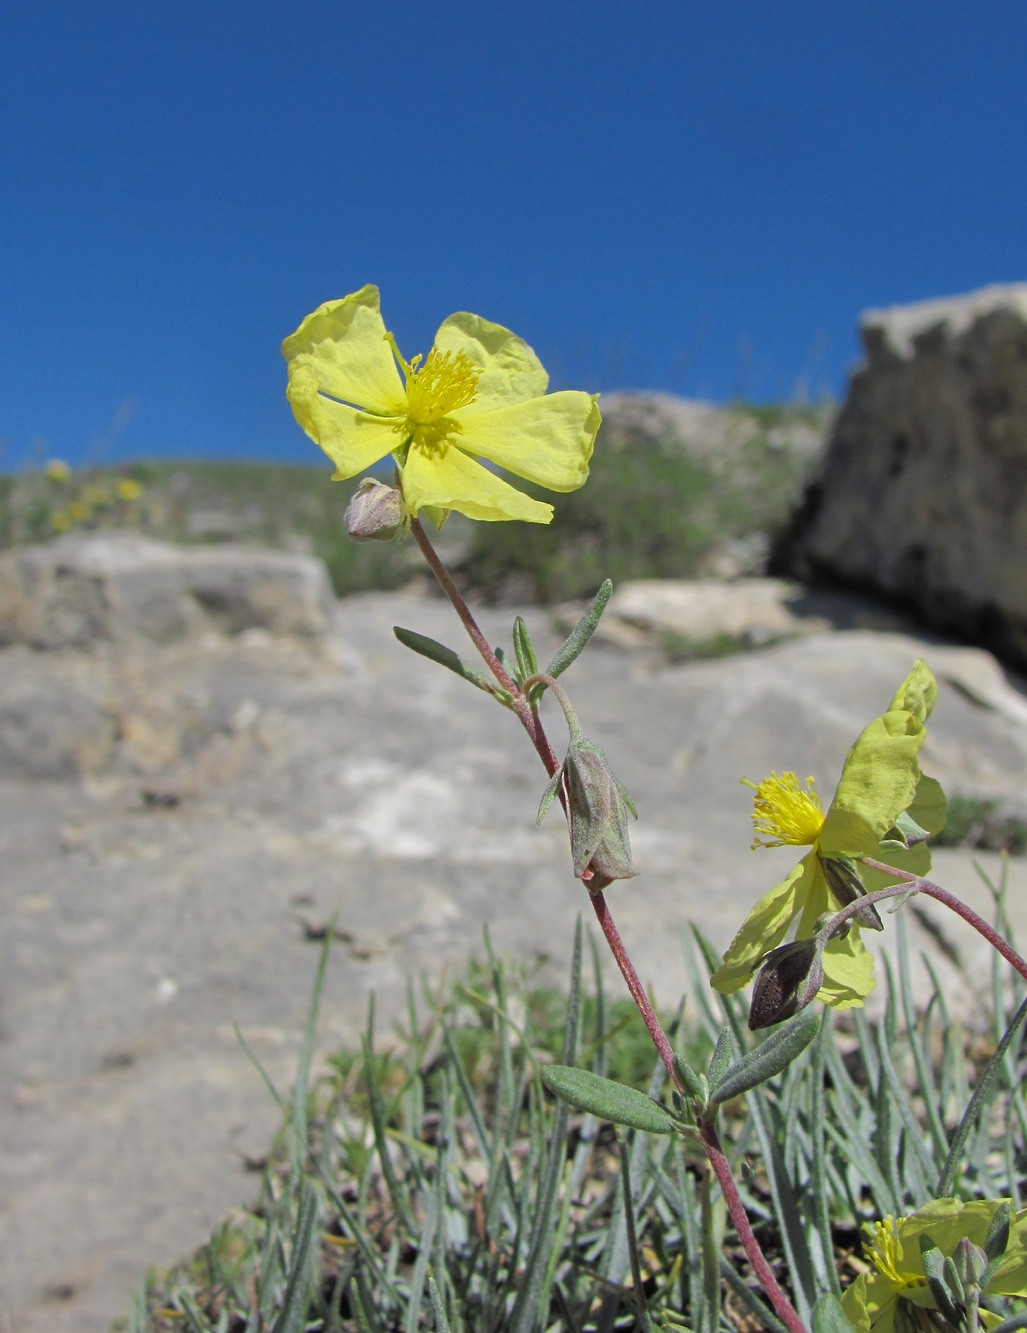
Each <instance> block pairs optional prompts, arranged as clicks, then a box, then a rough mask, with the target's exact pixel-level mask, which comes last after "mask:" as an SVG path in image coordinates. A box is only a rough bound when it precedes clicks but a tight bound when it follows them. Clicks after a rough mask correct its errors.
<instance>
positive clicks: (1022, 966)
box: [855, 856, 1027, 981]
mask: <svg viewBox="0 0 1027 1333" xmlns="http://www.w3.org/2000/svg"><path fill="white" fill-rule="evenodd" d="M860 859H861V861H862V862H863V864H864V865H866V866H870V868H871V869H872V870H881V871H883V872H884V873H885V874H886V875H891V876H893V877H894V878H895V879H900V880H902V882H903V884H904V885H905V886H906V887H905V892H907V893H908V892H910V891H912V892H914V893H925V894H926V895H927V897H928V898H935V899H937V901H938V902H940V903H944V905H945V906H946V907H950V908H951V909H952V911H953V912H955V913H956V915H957V916H961V917H962V918H963V920H964V921H966V922H967V923H968V924H969V925H971V926H973V928H974V930H976V931H977V932H978V933H979V934H981V935H983V936H984V938H985V939H986V940H987V941H988V943H989V944H990V945H991V946H992V948H994V949H997V950H998V952H999V953H1000V954H1001V955H1002V957H1003V958H1004V959H1005V960H1006V962H1007V963H1009V964H1010V965H1011V966H1012V967H1015V968H1016V970H1017V972H1019V974H1020V976H1021V977H1023V979H1024V980H1025V981H1027V961H1025V960H1024V959H1023V958H1022V957H1021V956H1020V955H1019V954H1018V953H1017V952H1016V950H1015V949H1014V948H1013V946H1012V945H1011V944H1010V943H1009V942H1008V941H1007V940H1006V939H1005V938H1004V936H1002V935H1000V934H999V933H998V931H997V930H996V929H995V927H994V926H993V925H991V923H990V922H988V921H985V919H984V917H983V916H979V915H978V914H977V913H976V912H975V911H974V909H973V908H972V907H968V906H967V905H966V903H965V902H963V900H962V899H961V898H957V897H956V896H955V895H954V894H952V893H949V891H948V889H943V888H942V887H941V886H940V885H939V884H933V883H932V882H931V881H930V880H929V879H922V878H921V877H920V876H919V875H911V874H910V873H909V871H908V870H898V869H897V868H896V867H895V866H886V865H885V864H884V863H883V862H881V861H874V860H873V859H872V858H871V857H869V856H864V857H861V858H860ZM878 893H879V894H880V896H881V897H882V898H883V897H891V896H894V895H891V894H888V892H887V891H886V890H883V889H880V890H878ZM876 896H877V895H870V894H868V895H867V898H870V897H876ZM867 898H859V899H857V901H856V904H855V906H856V907H857V909H858V906H859V904H860V903H864V902H866V901H867Z"/></svg>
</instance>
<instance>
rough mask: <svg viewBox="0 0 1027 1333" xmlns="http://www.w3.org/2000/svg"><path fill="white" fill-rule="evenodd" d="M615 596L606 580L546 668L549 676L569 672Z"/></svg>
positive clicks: (608, 581) (610, 584)
mask: <svg viewBox="0 0 1027 1333" xmlns="http://www.w3.org/2000/svg"><path fill="white" fill-rule="evenodd" d="M612 596H613V584H612V583H611V582H610V580H609V579H606V580H605V581H604V582H603V584H602V586H601V587H600V589H599V591H598V592H597V593H596V595H595V596H594V597H593V598H592V600H591V602H589V604H588V610H587V611H586V612H585V614H584V615H583V616H582V617H581V619H580V620H579V621H578V623H577V624H576V625H575V626H574V628H573V629H572V630H571V632H570V634H568V636H567V638H566V639H565V640H564V643H563V646H562V647H561V648H559V649H558V650H557V653H556V656H555V657H554V658H553V660H552V661H551V662H550V663H549V665H548V666H547V667H546V675H547V676H559V675H560V674H561V672H564V671H566V670H567V668H568V667H569V666H570V664H571V663H572V662H573V661H574V660H575V659H576V658H577V657H579V656H580V655H581V651H582V649H583V648H584V647H585V644H586V643H588V641H589V639H590V638H591V637H592V635H593V634H594V633H595V629H596V626H597V625H598V624H599V618H600V617H601V616H602V614H603V612H604V611H605V610H606V603H607V602H608V601H609V600H610V598H611V597H612Z"/></svg>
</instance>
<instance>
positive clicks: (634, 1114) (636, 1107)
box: [542, 1065, 678, 1134]
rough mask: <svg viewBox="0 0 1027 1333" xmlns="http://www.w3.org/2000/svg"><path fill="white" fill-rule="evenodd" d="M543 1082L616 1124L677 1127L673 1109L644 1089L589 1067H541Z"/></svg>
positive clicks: (654, 1129) (664, 1130)
mask: <svg viewBox="0 0 1027 1333" xmlns="http://www.w3.org/2000/svg"><path fill="white" fill-rule="evenodd" d="M542 1082H543V1083H544V1084H545V1085H546V1087H547V1088H548V1089H549V1091H550V1092H552V1093H555V1094H556V1096H557V1097H561V1098H562V1099H563V1100H564V1101H565V1102H570V1104H571V1105H572V1106H576V1107H577V1108H578V1109H579V1110H580V1111H588V1112H590V1114H592V1115H597V1116H600V1117H601V1118H602V1119H603V1120H612V1121H613V1123H614V1124H615V1125H627V1126H628V1127H629V1128H631V1129H641V1130H644V1131H645V1132H646V1133H648V1134H673V1133H675V1132H676V1130H677V1128H678V1124H677V1121H676V1120H675V1119H674V1117H673V1116H672V1115H671V1113H670V1112H669V1111H668V1110H667V1109H666V1108H665V1107H663V1106H661V1105H660V1104H659V1102H654V1101H653V1100H652V1098H651V1097H647V1096H646V1095H645V1093H644V1092H639V1091H638V1090H637V1088H629V1087H626V1086H625V1085H624V1084H623V1083H614V1082H613V1081H612V1079H608V1078H600V1077H599V1075H598V1074H593V1073H592V1072H591V1071H590V1070H588V1069H575V1068H574V1067H573V1066H572V1065H547V1066H546V1068H545V1069H543V1070H542Z"/></svg>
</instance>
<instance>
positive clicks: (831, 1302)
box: [813, 1292, 856, 1333]
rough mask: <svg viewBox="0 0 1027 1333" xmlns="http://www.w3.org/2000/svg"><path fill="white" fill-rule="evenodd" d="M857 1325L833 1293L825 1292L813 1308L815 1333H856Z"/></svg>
mask: <svg viewBox="0 0 1027 1333" xmlns="http://www.w3.org/2000/svg"><path fill="white" fill-rule="evenodd" d="M855 1331H856V1325H855V1324H854V1323H853V1322H852V1320H851V1319H850V1318H849V1317H848V1315H847V1314H846V1313H845V1311H844V1310H843V1309H842V1303H841V1301H840V1300H839V1299H838V1297H837V1296H835V1295H834V1294H833V1292H825V1293H824V1295H823V1296H821V1297H820V1299H819V1300H818V1301H817V1303H816V1305H815V1306H814V1307H813V1333H855Z"/></svg>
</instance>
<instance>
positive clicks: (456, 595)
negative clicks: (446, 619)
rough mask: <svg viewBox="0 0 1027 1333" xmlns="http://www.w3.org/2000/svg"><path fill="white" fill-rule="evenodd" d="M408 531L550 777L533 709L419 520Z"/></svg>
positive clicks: (550, 757)
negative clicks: (508, 700)
mask: <svg viewBox="0 0 1027 1333" xmlns="http://www.w3.org/2000/svg"><path fill="white" fill-rule="evenodd" d="M410 531H411V532H412V533H413V534H414V541H416V542H417V544H418V546H419V547H420V548H421V554H422V555H423V556H424V558H425V560H426V561H427V562H428V567H429V569H430V570H431V572H432V573H433V574H434V575H435V577H436V579H437V580H438V582H439V586H440V587H441V588H442V591H443V592H444V593H445V594H446V596H447V597H448V598H449V600H450V602H451V603H452V604H453V610H454V611H455V612H456V613H457V615H458V616H459V617H460V622H461V624H462V625H463V627H464V629H465V630H466V631H467V633H468V635H469V636H470V639H471V642H472V643H473V644H474V646H475V648H477V650H478V652H479V653H480V654H481V656H482V658H483V660H484V662H485V665H486V666H487V667H488V669H489V670H490V671H491V672H492V674H493V675H494V676H495V678H496V680H497V681H498V682H499V684H500V685H501V686H502V687H503V689H504V690H506V691H507V693H508V694H511V695H513V701H512V703H511V705H510V707H511V708H512V709H513V711H514V712H515V713H516V714H517V717H518V720H519V721H520V724H521V726H522V727H523V728H524V730H525V731H526V732H527V733H528V735H529V736H530V737H531V743H532V745H534V747H535V749H536V751H537V752H538V756H539V758H540V759H541V760H542V763H543V764H544V765H545V770H546V772H547V773H548V774H549V776H550V777H552V776H553V774H554V773H555V772H556V770H557V769H558V768H559V767H560V763H559V760H558V759H557V757H556V755H555V754H554V753H553V747H552V746H551V745H550V744H549V737H548V736H547V735H546V733H545V731H544V730H543V727H542V721H541V719H540V718H539V715H538V710H537V708H535V707H534V706H533V705H532V704H530V703H529V702H528V700H527V699H526V698H525V697H524V695H523V694H522V693H521V691H520V689H519V688H518V686H517V682H516V681H515V680H514V679H513V677H512V676H511V675H510V673H509V672H508V671H507V670H506V668H505V667H504V666H503V664H502V662H501V661H500V660H499V658H498V657H497V656H496V654H495V652H494V651H493V648H492V645H491V644H490V643H489V641H488V639H486V637H485V635H484V634H482V632H481V629H480V628H479V627H478V622H477V621H476V620H475V618H474V616H473V614H472V612H471V608H470V607H469V606H468V605H467V603H466V602H465V601H464V597H463V594H462V593H461V591H460V589H459V588H458V587H457V586H456V584H455V583H454V582H453V579H452V577H451V575H450V573H449V570H448V569H447V568H446V566H445V565H444V564H443V563H442V561H441V560H440V559H439V557H438V553H437V552H436V550H435V547H434V546H432V544H431V542H430V541H429V539H428V534H427V533H426V532H425V530H424V528H423V527H422V526H421V522H420V520H419V519H416V518H415V519H413V520H412V521H411V523H410ZM560 801H561V804H562V803H563V802H564V795H563V792H562V791H561V793H560Z"/></svg>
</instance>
